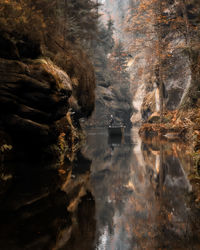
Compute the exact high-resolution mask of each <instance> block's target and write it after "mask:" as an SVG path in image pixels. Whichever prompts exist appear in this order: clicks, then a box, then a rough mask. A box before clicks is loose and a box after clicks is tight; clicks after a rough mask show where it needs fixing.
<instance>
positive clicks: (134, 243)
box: [0, 129, 200, 250]
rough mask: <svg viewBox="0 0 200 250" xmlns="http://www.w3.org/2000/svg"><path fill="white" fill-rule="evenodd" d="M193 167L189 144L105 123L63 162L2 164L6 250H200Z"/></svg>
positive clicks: (1, 232) (0, 203)
mask: <svg viewBox="0 0 200 250" xmlns="http://www.w3.org/2000/svg"><path fill="white" fill-rule="evenodd" d="M43 164H44V163H43ZM191 167H192V165H191V159H190V156H189V154H188V153H187V147H186V146H185V145H184V144H183V143H180V142H168V143H166V142H161V141H158V140H156V139H153V140H145V142H142V141H141V140H140V138H139V136H138V134H137V130H133V131H131V132H130V133H127V134H126V135H125V137H124V138H122V139H119V138H118V139H116V138H114V139H113V138H109V137H108V135H107V131H106V130H104V129H90V130H88V131H87V141H86V144H85V145H84V146H83V148H82V150H81V151H80V152H79V153H78V155H77V157H75V158H74V161H73V163H70V162H68V163H66V164H65V165H64V166H62V167H59V166H55V165H54V164H46V165H45V167H44V165H42V166H41V164H40V163H34V162H33V163H30V162H29V163H21V162H17V163H15V164H13V163H12V164H11V165H10V166H7V165H6V166H2V167H1V173H0V174H1V182H0V221H1V223H0V249H1V250H15V249H16V250H18V249H34V250H37V249H45V250H46V249H51V250H53V249H54V250H56V249H62V250H135V249H137V250H142V249H147V250H154V249H173V250H174V249H191V250H193V249H194V250H196V249H200V238H199V232H200V226H199V218H200V217H199V211H198V209H197V208H196V207H195V206H194V205H193V203H192V186H191V184H190V182H189V179H188V174H189V173H190V169H191Z"/></svg>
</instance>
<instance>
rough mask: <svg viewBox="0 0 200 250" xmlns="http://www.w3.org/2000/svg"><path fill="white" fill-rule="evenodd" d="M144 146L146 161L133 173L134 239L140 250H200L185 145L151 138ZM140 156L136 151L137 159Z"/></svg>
mask: <svg viewBox="0 0 200 250" xmlns="http://www.w3.org/2000/svg"><path fill="white" fill-rule="evenodd" d="M141 149H142V152H141V157H142V159H143V162H142V164H141V162H140V164H138V165H137V164H135V165H134V166H133V171H134V174H133V175H132V176H133V182H132V183H134V185H133V186H134V203H133V204H132V210H133V211H135V212H134V214H135V215H134V216H133V218H132V223H133V224H134V225H135V226H133V228H134V233H135V235H137V237H136V239H134V242H136V245H137V246H139V249H197V246H199V243H200V242H199V239H198V235H199V228H197V226H198V224H197V223H195V221H194V220H195V217H196V216H197V214H196V211H195V210H194V209H192V207H191V204H190V202H189V193H190V192H191V185H190V183H189V180H188V177H187V175H188V174H189V172H190V167H191V159H190V156H189V155H187V151H186V147H185V145H184V144H183V143H178V142H162V141H160V140H150V141H148V140H147V141H146V142H143V143H142V145H141ZM137 156H138V152H136V151H134V154H133V158H134V159H136V158H137ZM198 216H199V215H198ZM197 218H198V217H197ZM195 228H196V229H195Z"/></svg>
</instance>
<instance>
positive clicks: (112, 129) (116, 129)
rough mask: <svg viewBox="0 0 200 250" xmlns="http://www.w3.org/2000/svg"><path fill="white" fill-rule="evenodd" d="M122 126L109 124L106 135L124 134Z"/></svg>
mask: <svg viewBox="0 0 200 250" xmlns="http://www.w3.org/2000/svg"><path fill="white" fill-rule="evenodd" d="M124 129H125V127H124V126H109V127H108V135H109V136H112V137H114V136H123V135H124Z"/></svg>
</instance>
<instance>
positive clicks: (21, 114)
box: [0, 33, 95, 153]
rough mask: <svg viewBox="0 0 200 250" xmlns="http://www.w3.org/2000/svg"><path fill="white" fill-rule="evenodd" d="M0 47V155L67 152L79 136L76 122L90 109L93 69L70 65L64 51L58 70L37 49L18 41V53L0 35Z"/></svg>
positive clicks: (9, 37) (11, 41)
mask: <svg viewBox="0 0 200 250" xmlns="http://www.w3.org/2000/svg"><path fill="white" fill-rule="evenodd" d="M0 42H1V45H2V46H1V49H0V74H1V80H0V82H1V83H0V104H1V110H0V116H1V124H0V127H1V152H2V153H3V151H4V152H5V151H6V150H8V149H11V148H13V149H14V150H15V149H16V150H19V149H20V148H21V150H22V151H24V150H25V151H29V152H31V151H32V150H34V152H36V151H37V152H41V151H43V152H44V151H48V149H50V148H52V145H57V146H56V147H57V151H59V150H61V151H62V150H66V149H67V148H71V147H72V144H73V143H75V142H76V141H77V139H78V137H79V136H80V131H78V130H79V129H80V126H79V119H80V118H81V117H87V116H88V115H89V114H91V112H92V110H93V108H94V88H95V80H94V74H93V69H92V66H89V62H88V63H87V61H85V63H84V64H83V65H81V64H80V63H79V64H77V65H76V63H75V62H76V60H77V59H74V62H73V63H72V62H71V61H73V57H74V55H73V54H72V53H71V54H70V51H69V50H68V53H66V55H65V56H64V59H62V60H61V62H62V64H61V63H60V67H59V66H57V65H59V62H58V63H57V65H56V64H55V62H53V60H54V58H55V56H54V57H52V59H50V58H47V57H46V56H45V53H43V52H42V51H41V45H40V44H35V43H34V42H33V41H23V46H22V47H21V46H20V45H19V43H18V40H17V39H16V37H14V36H12V35H10V34H5V33H4V34H1V37H0ZM21 42H22V41H21ZM63 53H64V52H63ZM31 55H33V56H31ZM69 55H70V56H71V58H70V59H71V60H70V61H67V59H68V57H69ZM67 56H68V57H67ZM57 60H58V59H57ZM85 65H86V66H85ZM87 66H89V67H88V69H87V70H85V67H87ZM64 67H65V69H66V71H64ZM67 67H68V68H69V69H68V68H67ZM67 71H68V72H69V74H67V73H68V72H67ZM83 72H84V73H83ZM62 139H63V140H62ZM47 147H48V149H47ZM54 149H56V148H55V147H54ZM57 153H59V152H57Z"/></svg>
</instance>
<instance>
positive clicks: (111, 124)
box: [109, 115, 114, 127]
mask: <svg viewBox="0 0 200 250" xmlns="http://www.w3.org/2000/svg"><path fill="white" fill-rule="evenodd" d="M113 124H114V118H113V115H111V116H110V123H109V126H110V127H112V126H113Z"/></svg>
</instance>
